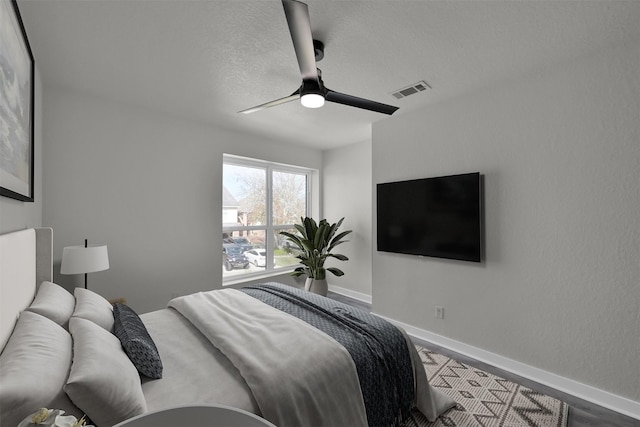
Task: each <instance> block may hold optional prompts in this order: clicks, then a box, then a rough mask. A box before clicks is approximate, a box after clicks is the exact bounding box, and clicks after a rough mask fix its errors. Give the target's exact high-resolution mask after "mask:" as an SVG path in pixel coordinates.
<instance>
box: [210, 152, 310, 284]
mask: <svg viewBox="0 0 640 427" xmlns="http://www.w3.org/2000/svg"><path fill="white" fill-rule="evenodd" d="M222 174H223V176H222V266H223V269H222V277H223V279H228V278H231V277H236V276H238V275H249V274H252V273H262V272H265V271H270V270H276V269H279V268H286V267H290V266H292V265H294V264H297V263H298V260H297V259H296V258H295V256H296V253H295V249H293V248H291V247H290V246H289V245H288V244H287V242H286V240H285V239H283V237H282V236H280V235H279V233H280V231H283V230H287V231H290V232H295V228H294V227H293V224H294V223H297V222H299V221H300V217H304V216H308V209H309V196H310V177H311V171H310V170H308V169H302V168H297V167H293V166H283V165H279V164H273V163H268V162H263V161H259V160H251V159H245V158H238V157H233V156H225V157H224V164H223V172H222Z"/></svg>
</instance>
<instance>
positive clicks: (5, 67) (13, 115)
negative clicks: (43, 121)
mask: <svg viewBox="0 0 640 427" xmlns="http://www.w3.org/2000/svg"><path fill="white" fill-rule="evenodd" d="M0 46H2V49H0V74H1V75H2V79H1V80H2V81H3V84H0V196H4V197H9V198H12V199H16V200H21V201H23V202H33V200H34V99H35V97H34V70H35V68H34V60H33V53H32V52H31V46H30V45H29V40H28V38H27V33H26V31H25V29H24V24H23V22H22V17H21V16H20V10H19V9H18V3H17V2H16V0H0Z"/></svg>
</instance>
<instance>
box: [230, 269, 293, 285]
mask: <svg viewBox="0 0 640 427" xmlns="http://www.w3.org/2000/svg"><path fill="white" fill-rule="evenodd" d="M293 270H294V269H293V268H286V269H281V270H275V271H273V270H272V271H268V272H265V273H255V274H247V275H241V276H235V277H233V278H231V277H230V278H229V279H228V280H224V279H222V287H223V288H225V287H228V286H237V285H248V284H251V283H257V282H264V279H275V278H277V277H280V276H287V278H288V280H287V282H289V281H291V279H293V278H292V277H291V274H290V273H291V272H292V271H293Z"/></svg>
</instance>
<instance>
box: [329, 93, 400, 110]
mask: <svg viewBox="0 0 640 427" xmlns="http://www.w3.org/2000/svg"><path fill="white" fill-rule="evenodd" d="M324 97H325V99H326V100H327V101H330V102H336V103H338V104H344V105H349V106H351V107H356V108H362V109H365V110H370V111H375V112H377V113H382V114H389V115H391V114H393V113H395V112H396V110H397V109H398V107H394V106H393V105H388V104H383V103H381V102H376V101H371V100H369V99H364V98H358V97H357V96H353V95H347V94H345V93H340V92H336V91H333V90H331V89H326V93H325V96H324Z"/></svg>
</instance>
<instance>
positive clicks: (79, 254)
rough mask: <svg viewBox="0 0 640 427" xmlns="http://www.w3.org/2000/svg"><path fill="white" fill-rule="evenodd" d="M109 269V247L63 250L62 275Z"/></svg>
mask: <svg viewBox="0 0 640 427" xmlns="http://www.w3.org/2000/svg"><path fill="white" fill-rule="evenodd" d="M108 268H109V254H108V253H107V245H89V246H87V247H84V246H67V247H65V248H64V249H63V250H62V266H61V267H60V273H61V274H83V273H84V274H86V273H93V272H96V271H102V270H107V269H108Z"/></svg>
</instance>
